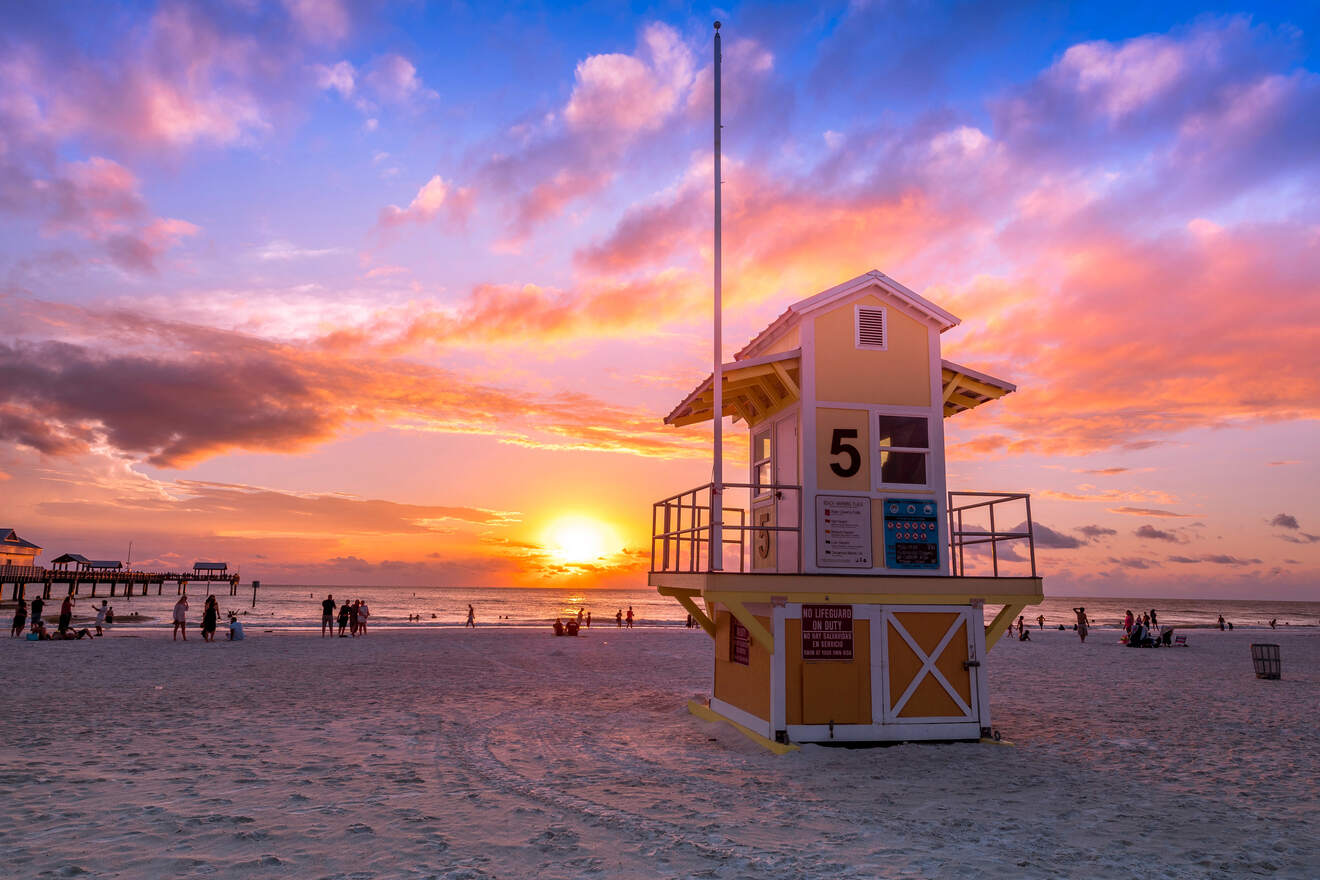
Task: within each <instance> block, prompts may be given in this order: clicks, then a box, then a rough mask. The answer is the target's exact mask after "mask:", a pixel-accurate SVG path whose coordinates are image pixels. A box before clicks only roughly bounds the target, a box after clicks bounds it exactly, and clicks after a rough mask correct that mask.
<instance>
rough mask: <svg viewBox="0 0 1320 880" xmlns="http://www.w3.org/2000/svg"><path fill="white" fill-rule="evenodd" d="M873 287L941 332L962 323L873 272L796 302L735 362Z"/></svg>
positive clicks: (894, 282) (753, 355) (750, 355)
mask: <svg viewBox="0 0 1320 880" xmlns="http://www.w3.org/2000/svg"><path fill="white" fill-rule="evenodd" d="M871 288H876V289H879V290H880V291H881V292H883V293H884V294H885V295H887V296H888V297H889V298H891V299H894V300H897V301H898V302H899V303H901V304H902V305H905V306H907V307H908V308H909V309H911V310H912V311H913V312H915V313H916V314H917V315H919V316H921V317H923V318H925V319H926V320H928V321H931V322H933V323H934V324H935V325H936V326H937V327H939V328H940V332H941V333H943V332H944V331H945V330H948V329H950V328H951V327H957V326H958V325H959V324H960V323H962V321H961V319H959V318H958V317H957V316H956V315H952V314H950V313H949V312H946V311H945V310H944V309H942V308H940V307H939V306H937V305H935V303H933V302H931V301H930V300H928V299H926V298H925V297H923V296H922V295H921V294H919V293H917V292H915V291H913V290H910V289H908V288H907V287H905V286H903V285H902V284H900V283H899V282H897V281H895V280H894V279H892V278H890V277H889V276H888V275H886V274H885V273H883V272H881V271H880V270H878V269H872V270H871V271H870V272H866V273H864V274H862V275H858V276H857V277H856V278H853V279H851V280H849V281H845V282H843V283H842V284H836V285H835V286H834V287H831V288H830V289H829V290H822V291H821V292H820V293H817V294H815V295H814V296H809V297H807V298H806V299H803V300H798V301H797V302H795V303H793V304H792V305H791V306H789V307H788V308H787V309H785V310H784V312H783V313H782V314H781V315H780V316H779V317H778V318H775V319H774V320H773V321H771V322H770V325H769V326H768V327H766V328H765V329H764V330H762V331H761V332H760V333H758V334H756V337H755V338H753V339H752V341H751V342H749V343H747V344H746V345H745V346H743V348H742V350H740V351H739V352H738V353H737V354H735V355H734V356H733V357H734V360H742V359H743V358H747V357H755V356H756V354H757V353H758V352H760V351H762V350H764V349H765V348H766V346H768V345H769V344H770V343H772V342H774V340H776V339H778V338H779V337H780V336H782V335H783V334H784V333H786V332H788V330H789V329H791V328H792V327H795V326H796V325H797V323H798V322H799V321H801V320H802V316H803V315H805V314H807V313H808V312H813V311H816V310H818V309H821V308H823V307H825V306H828V305H832V304H833V303H835V302H837V301H839V300H842V299H845V298H847V297H849V296H853V295H855V294H858V293H862V292H864V291H866V290H868V289H871Z"/></svg>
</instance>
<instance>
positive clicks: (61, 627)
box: [55, 593, 73, 635]
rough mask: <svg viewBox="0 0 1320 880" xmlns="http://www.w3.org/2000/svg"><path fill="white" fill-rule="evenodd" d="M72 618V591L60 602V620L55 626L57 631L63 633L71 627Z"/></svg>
mask: <svg viewBox="0 0 1320 880" xmlns="http://www.w3.org/2000/svg"><path fill="white" fill-rule="evenodd" d="M71 620H73V594H72V593H70V594H69V595H67V596H65V597H64V601H63V602H62V603H60V622H59V623H58V624H57V625H56V626H55V631H56V632H58V633H60V634H61V635H63V634H64V631H65V630H66V629H68V628H69V622H70V621H71Z"/></svg>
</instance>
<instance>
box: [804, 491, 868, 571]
mask: <svg viewBox="0 0 1320 880" xmlns="http://www.w3.org/2000/svg"><path fill="white" fill-rule="evenodd" d="M816 565H817V566H819V567H820V568H871V567H872V565H871V499H870V498H865V497H863V498H857V497H851V496H848V495H817V496H816Z"/></svg>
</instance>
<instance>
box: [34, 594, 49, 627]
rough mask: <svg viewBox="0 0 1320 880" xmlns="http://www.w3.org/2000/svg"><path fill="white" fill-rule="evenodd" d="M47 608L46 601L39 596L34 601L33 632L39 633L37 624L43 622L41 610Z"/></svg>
mask: <svg viewBox="0 0 1320 880" xmlns="http://www.w3.org/2000/svg"><path fill="white" fill-rule="evenodd" d="M45 607H46V600H45V599H43V598H41V597H40V596H37V597H36V598H34V599H33V600H32V631H33V632H36V631H37V624H38V623H39V622H40V621H41V610H42V609H43V608H45Z"/></svg>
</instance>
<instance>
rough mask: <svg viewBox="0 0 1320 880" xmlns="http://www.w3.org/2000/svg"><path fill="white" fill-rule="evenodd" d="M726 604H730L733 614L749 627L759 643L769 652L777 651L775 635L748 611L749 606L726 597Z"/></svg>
mask: <svg viewBox="0 0 1320 880" xmlns="http://www.w3.org/2000/svg"><path fill="white" fill-rule="evenodd" d="M724 604H725V605H727V606H728V608H729V611H730V612H732V613H733V616H734V617H736V618H738V622H739V623H741V624H742V625H743V626H745V627H747V631H748V632H749V633H751V636H752V638H753V639H755V640H756V642H757V644H759V645H760V646H761V647H762V648H765V650H766V652H767V653H768V654H771V655H773V654H774V653H775V637H774V636H772V635H771V634H770V631H769V630H768V629H766V628H765V627H763V626H761V621H759V620H757V619H756V615H754V614H752V612H750V611H748V610H747V606H745V605H743V603H741V602H738V601H729V600H727V599H726V600H725V601H724Z"/></svg>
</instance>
